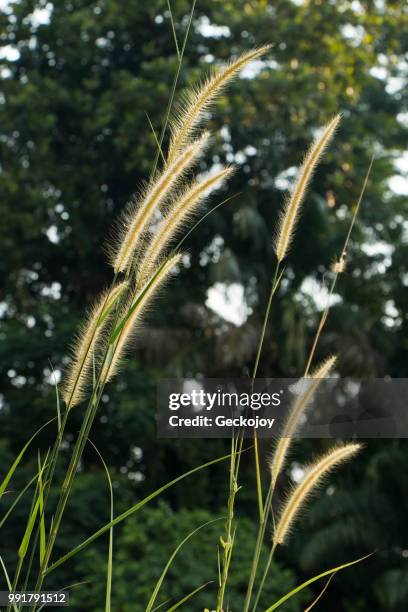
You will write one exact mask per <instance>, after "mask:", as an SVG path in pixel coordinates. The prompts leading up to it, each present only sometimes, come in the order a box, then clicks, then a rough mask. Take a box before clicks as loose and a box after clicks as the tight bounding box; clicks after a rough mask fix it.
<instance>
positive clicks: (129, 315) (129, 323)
mask: <svg viewBox="0 0 408 612" xmlns="http://www.w3.org/2000/svg"><path fill="white" fill-rule="evenodd" d="M181 257H182V255H181V254H180V253H178V254H177V255H174V256H173V257H171V258H170V259H168V260H167V261H166V262H165V263H164V264H163V265H162V266H161V267H160V268H159V269H158V270H157V271H156V273H155V274H154V275H153V276H152V278H151V279H150V280H149V282H148V283H146V285H145V286H144V287H143V289H141V291H140V292H139V293H138V294H137V295H136V296H135V298H134V299H133V300H131V301H130V302H129V303H128V304H127V305H126V306H125V307H124V309H123V314H122V321H125V323H124V325H123V327H122V330H121V332H120V334H119V335H118V338H117V339H116V341H115V342H114V344H113V345H112V347H111V348H110V350H109V351H108V354H107V357H106V359H105V362H104V364H103V367H102V372H101V381H102V383H103V384H105V383H107V382H109V381H110V380H111V378H112V377H113V376H114V375H115V374H116V372H117V371H118V366H119V365H120V363H121V361H122V359H123V356H124V353H125V351H126V348H127V346H128V345H129V343H130V342H131V341H132V339H133V337H134V334H135V332H136V330H137V328H138V325H139V324H140V323H141V318H142V315H143V313H144V312H145V310H146V308H147V307H148V306H149V305H150V303H151V301H152V299H153V298H154V297H155V296H156V294H157V292H158V290H159V289H160V287H162V286H163V284H164V283H165V282H166V280H168V278H169V276H170V274H171V272H172V271H173V269H174V267H175V266H176V265H177V264H178V263H180V260H181Z"/></svg>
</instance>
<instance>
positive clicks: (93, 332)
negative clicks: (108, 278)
mask: <svg viewBox="0 0 408 612" xmlns="http://www.w3.org/2000/svg"><path fill="white" fill-rule="evenodd" d="M126 289H127V283H126V282H123V283H119V284H118V285H116V287H113V288H112V289H111V290H110V291H104V292H103V293H102V295H101V296H100V298H99V299H98V300H97V302H96V303H95V304H94V306H93V307H92V308H91V310H90V312H89V314H88V316H87V318H86V320H85V323H84V325H83V326H82V329H81V330H80V333H79V335H78V338H77V340H76V342H75V343H74V346H73V349H72V360H71V365H70V367H69V370H68V372H67V377H66V380H65V382H64V383H63V386H62V397H63V399H64V401H65V403H66V405H67V408H68V409H71V408H72V407H73V406H75V405H76V404H78V403H79V402H80V401H81V400H82V399H83V398H84V396H85V391H86V386H87V383H88V382H89V379H90V374H91V371H92V363H93V356H94V352H95V348H96V346H97V344H98V341H99V340H100V337H101V332H102V331H103V329H104V327H105V323H106V321H107V319H108V318H109V315H110V314H111V312H112V310H113V308H114V307H115V305H117V303H118V301H119V300H120V298H121V296H122V295H123V293H124V292H125V290H126Z"/></svg>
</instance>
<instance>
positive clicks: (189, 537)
mask: <svg viewBox="0 0 408 612" xmlns="http://www.w3.org/2000/svg"><path fill="white" fill-rule="evenodd" d="M221 520H222V519H215V520H212V521H207V522H206V523H204V524H203V525H200V527H197V529H194V530H193V531H191V532H190V533H189V534H188V535H187V536H186V537H185V538H184V540H182V541H181V542H180V544H179V545H178V546H177V548H175V549H174V551H173V553H172V554H171V556H170V558H169V560H168V561H167V563H166V565H165V567H164V570H163V571H162V573H161V575H160V578H159V579H158V581H157V583H156V586H155V587H154V590H153V593H152V595H151V597H150V599H149V603H148V604H147V607H146V612H151V611H152V607H153V604H154V602H155V601H156V597H157V595H158V593H159V590H160V587H161V585H162V583H163V580H164V578H165V577H166V574H167V571H168V569H169V567H170V565H171V564H172V563H173V561H174V559H175V557H176V555H177V553H178V552H179V550H180V549H181V548H182V547H183V546H184V544H186V543H187V542H188V541H189V540H190V539H191V538H192V537H193V536H194V535H195V534H196V533H198V532H199V531H201V530H202V529H204V527H207V525H211V524H212V523H216V522H217V521H221Z"/></svg>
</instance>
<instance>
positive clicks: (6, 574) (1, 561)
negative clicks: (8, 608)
mask: <svg viewBox="0 0 408 612" xmlns="http://www.w3.org/2000/svg"><path fill="white" fill-rule="evenodd" d="M0 563H1V567H2V568H3V572H4V576H5V578H6V582H7V587H8V590H9V591H12V590H13V588H12V586H11V582H10V578H9V575H8V573H7V569H6V566H5V565H4V561H3V559H2V558H1V556H0ZM13 610H14V612H18V609H17V606H16V604H13Z"/></svg>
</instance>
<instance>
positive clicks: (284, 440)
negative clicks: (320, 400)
mask: <svg viewBox="0 0 408 612" xmlns="http://www.w3.org/2000/svg"><path fill="white" fill-rule="evenodd" d="M336 360H337V357H336V356H334V355H333V356H331V357H328V358H327V359H326V360H325V361H324V362H323V363H321V364H320V365H319V366H318V367H317V368H316V370H315V371H314V372H313V374H312V376H311V377H310V378H309V377H308V378H303V379H302V380H301V381H300V382H301V385H302V392H301V393H299V395H298V396H297V397H296V399H295V401H294V404H293V407H292V409H291V410H290V412H289V416H288V418H287V421H286V423H285V426H284V428H283V431H282V433H281V435H280V437H279V440H278V442H277V444H276V448H275V451H274V453H273V455H272V459H271V461H270V463H269V470H270V473H271V478H272V481H273V482H274V483H275V482H276V479H277V478H278V476H279V474H280V473H281V471H282V468H283V466H284V464H285V461H286V458H287V456H288V452H289V448H290V446H291V443H292V438H293V436H294V434H295V433H296V429H297V427H298V425H299V422H300V420H301V417H302V415H303V413H304V412H305V410H306V409H307V407H308V406H309V404H310V402H311V401H312V399H313V396H314V394H315V392H316V390H317V388H318V387H319V385H320V383H321V382H322V380H324V379H325V378H327V376H328V375H329V374H330V372H331V371H332V369H333V367H334V365H335V363H336Z"/></svg>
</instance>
